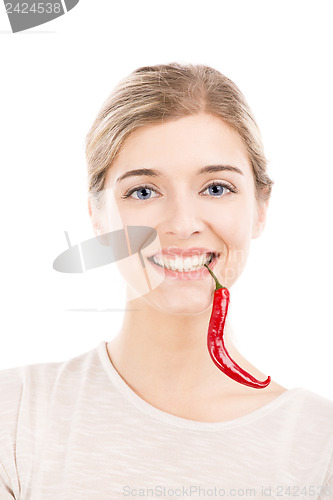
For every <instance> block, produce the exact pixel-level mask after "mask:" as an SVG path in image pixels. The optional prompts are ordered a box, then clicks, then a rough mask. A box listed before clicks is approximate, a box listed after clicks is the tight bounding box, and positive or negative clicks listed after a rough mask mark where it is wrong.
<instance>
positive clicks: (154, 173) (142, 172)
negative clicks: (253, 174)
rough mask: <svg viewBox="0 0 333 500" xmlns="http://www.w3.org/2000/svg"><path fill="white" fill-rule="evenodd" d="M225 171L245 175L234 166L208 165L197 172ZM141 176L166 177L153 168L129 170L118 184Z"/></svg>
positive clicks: (201, 173) (118, 180)
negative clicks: (128, 178) (129, 178)
mask: <svg viewBox="0 0 333 500" xmlns="http://www.w3.org/2000/svg"><path fill="white" fill-rule="evenodd" d="M224 170H228V171H231V172H237V173H238V174H241V175H244V173H243V172H242V170H241V169H240V168H238V167H233V166H232V165H208V166H207V167H203V168H200V169H199V170H198V171H197V172H196V175H203V174H211V173H213V172H222V171H224ZM140 175H148V176H149V177H165V175H164V174H163V173H162V172H160V171H159V170H155V169H153V168H138V169H136V170H129V171H128V172H126V173H125V174H123V175H121V176H120V177H118V179H117V182H120V181H122V180H124V179H127V177H132V176H133V177H134V176H140Z"/></svg>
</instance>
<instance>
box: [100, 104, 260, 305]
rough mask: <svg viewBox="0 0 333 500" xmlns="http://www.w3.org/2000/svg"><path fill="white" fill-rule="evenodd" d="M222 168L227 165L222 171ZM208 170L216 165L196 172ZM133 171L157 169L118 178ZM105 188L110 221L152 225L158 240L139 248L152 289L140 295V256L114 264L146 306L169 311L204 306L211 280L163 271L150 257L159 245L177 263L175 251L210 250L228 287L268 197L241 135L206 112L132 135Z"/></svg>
mask: <svg viewBox="0 0 333 500" xmlns="http://www.w3.org/2000/svg"><path fill="white" fill-rule="evenodd" d="M226 166H227V167H228V169H225V168H220V167H226ZM206 167H214V168H215V170H213V169H210V171H209V170H208V169H207V170H206V171H205V172H200V170H202V169H204V168H206ZM231 167H232V168H231ZM137 169H151V170H153V171H157V173H156V175H155V172H154V175H152V174H150V175H149V172H147V173H146V174H144V173H142V174H141V175H139V176H137V175H135V176H134V175H131V176H127V177H126V178H124V179H122V180H119V178H120V177H122V176H123V175H124V174H126V173H128V172H130V171H132V170H137ZM105 188H106V189H107V190H108V189H109V190H111V192H112V194H113V200H114V201H115V203H116V205H115V206H116V207H117V209H118V213H116V211H115V212H114V213H109V214H108V220H111V221H112V220H114V221H116V220H117V217H118V219H119V216H120V219H121V222H122V224H123V226H124V227H125V226H151V227H153V228H154V229H155V230H156V232H157V234H158V239H159V242H157V243H156V245H155V247H149V248H147V249H146V253H144V252H143V257H144V262H145V267H146V269H145V273H148V276H149V280H150V284H152V288H151V286H150V287H149V288H148V289H146V291H145V292H143V293H142V289H141V290H139V289H140V284H142V280H143V268H142V266H141V262H140V259H137V260H136V261H135V264H134V265H132V267H131V266H130V267H129V266H128V264H125V263H124V262H125V261H124V262H123V263H122V262H121V261H119V263H118V265H119V269H120V270H121V272H122V274H123V276H124V277H125V279H126V281H127V282H128V285H129V286H130V287H131V288H134V289H136V290H138V291H139V295H141V296H142V298H143V299H144V300H145V301H146V302H148V303H149V304H150V305H152V306H154V307H156V308H158V309H160V310H163V311H165V312H169V313H174V314H178V313H180V314H197V313H200V312H203V311H205V310H206V309H207V308H209V307H210V306H211V304H212V299H213V291H214V289H215V283H214V280H213V278H212V276H211V275H210V274H209V272H208V271H207V269H206V268H205V267H203V268H201V270H199V272H196V273H195V272H194V271H189V272H186V271H184V270H183V271H181V270H179V271H172V270H171V271H167V270H165V271H164V268H163V267H160V266H158V265H157V264H155V263H153V262H152V261H151V259H148V257H150V256H151V255H153V254H156V253H161V250H162V253H169V254H170V259H171V261H173V262H174V263H175V262H176V261H175V257H176V255H175V253H176V250H177V249H178V250H179V251H180V253H182V251H184V250H188V249H191V248H194V247H200V248H202V249H204V250H207V251H208V252H209V251H214V252H216V253H219V257H218V259H215V260H214V261H213V263H212V264H209V266H210V267H211V268H212V269H213V271H214V273H215V275H216V276H217V277H218V279H219V281H220V283H221V284H222V285H224V286H226V287H228V288H230V287H231V286H232V285H233V283H235V281H236V280H237V278H238V277H239V275H240V274H241V272H242V270H243V268H244V265H245V263H246V260H247V256H248V252H249V247H250V242H251V239H252V238H256V237H257V236H259V235H260V233H261V231H262V229H263V227H264V224H265V217H266V209H267V202H260V203H259V202H258V201H257V200H256V197H255V182H254V175H253V171H252V167H251V164H250V162H249V159H248V156H247V152H246V149H245V146H244V144H243V142H242V139H241V138H240V136H239V135H238V133H237V132H236V131H234V130H233V129H232V128H231V127H230V126H229V125H227V124H226V123H225V122H223V121H222V120H221V119H220V118H217V117H215V116H213V115H209V114H204V113H202V114H197V115H194V116H189V117H184V118H180V119H177V120H174V121H167V122H165V123H162V124H157V125H152V126H146V127H143V128H141V129H138V130H136V131H135V132H133V133H132V135H130V136H129V138H128V139H127V140H126V142H125V144H124V145H123V147H122V149H121V151H120V153H119V155H118V156H117V158H116V159H115V160H114V162H113V164H112V166H111V168H110V170H109V172H108V175H107V179H106V184H105ZM111 226H112V224H111ZM111 226H110V225H109V227H108V228H105V230H110V227H111ZM114 228H116V224H115V225H114ZM118 228H119V226H118V227H117V229H118ZM190 253H191V252H190ZM204 253H205V252H204V251H201V250H200V251H199V252H195V251H193V254H196V255H198V254H200V255H201V254H204ZM183 255H184V253H183ZM198 256H199V255H198ZM184 258H185V257H184ZM182 261H183V262H184V259H182ZM165 262H166V261H164V260H163V261H162V262H161V261H160V264H161V263H162V265H163V263H165ZM177 262H178V264H179V263H180V262H181V261H180V260H177ZM189 262H190V263H191V264H193V262H192V261H189ZM179 269H181V267H180V268H179ZM145 276H146V277H147V274H145ZM149 290H150V291H149ZM147 292H148V293H147Z"/></svg>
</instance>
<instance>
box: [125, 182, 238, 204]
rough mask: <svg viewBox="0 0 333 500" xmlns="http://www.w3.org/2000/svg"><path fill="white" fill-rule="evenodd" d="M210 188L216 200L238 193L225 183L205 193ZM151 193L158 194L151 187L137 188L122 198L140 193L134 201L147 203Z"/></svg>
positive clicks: (214, 183) (213, 184) (212, 186)
mask: <svg viewBox="0 0 333 500" xmlns="http://www.w3.org/2000/svg"><path fill="white" fill-rule="evenodd" d="M210 188H212V191H213V192H212V193H211V194H212V196H214V197H215V198H216V197H220V198H221V196H222V195H226V194H228V193H226V192H225V191H229V192H232V193H237V189H236V188H235V187H234V186H232V185H231V184H226V183H223V182H213V183H212V184H209V186H207V187H206V189H205V190H204V191H203V192H205V191H207V189H210ZM149 191H150V192H156V191H155V189H153V188H152V187H151V186H147V185H142V186H137V187H135V188H133V189H130V190H129V191H128V192H127V193H126V194H125V195H124V196H122V198H129V197H130V196H131V195H132V194H133V193H139V194H138V197H134V199H135V200H141V201H146V200H149V199H151V197H150V196H148V195H149ZM141 196H142V197H141ZM147 196H148V198H147ZM153 198H156V196H154V197H153Z"/></svg>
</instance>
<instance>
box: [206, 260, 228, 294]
mask: <svg viewBox="0 0 333 500" xmlns="http://www.w3.org/2000/svg"><path fill="white" fill-rule="evenodd" d="M204 266H205V267H207V269H208V271H209V272H210V274H211V275H212V276H213V278H214V280H215V283H216V288H215V290H218V289H219V288H225V286H223V285H221V283H220V282H219V280H218V279H217V277H216V276H215V274H214V273H213V271H211V270H210V269H209V267H208V265H207V264H204Z"/></svg>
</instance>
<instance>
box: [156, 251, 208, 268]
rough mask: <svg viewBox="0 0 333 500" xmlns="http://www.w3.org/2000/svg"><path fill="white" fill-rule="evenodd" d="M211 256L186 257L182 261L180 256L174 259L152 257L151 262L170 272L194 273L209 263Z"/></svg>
mask: <svg viewBox="0 0 333 500" xmlns="http://www.w3.org/2000/svg"><path fill="white" fill-rule="evenodd" d="M211 255H212V254H209V255H208V256H207V255H201V256H200V257H199V256H198V255H195V256H193V257H186V258H185V259H183V258H182V257H180V256H177V257H176V258H173V257H166V256H163V257H161V256H153V261H154V262H155V264H158V265H159V266H162V267H165V268H167V269H171V270H172V271H181V272H189V271H195V270H197V269H200V268H202V267H203V265H204V264H206V263H207V262H209V261H210V259H211Z"/></svg>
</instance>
